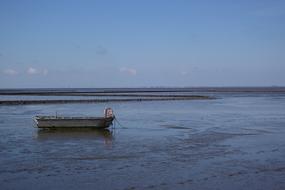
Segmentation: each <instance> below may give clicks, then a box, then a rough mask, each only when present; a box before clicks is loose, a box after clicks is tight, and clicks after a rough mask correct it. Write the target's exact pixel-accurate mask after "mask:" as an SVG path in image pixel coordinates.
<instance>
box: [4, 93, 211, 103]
mask: <svg viewBox="0 0 285 190" xmlns="http://www.w3.org/2000/svg"><path fill="white" fill-rule="evenodd" d="M208 99H214V98H213V97H210V96H198V95H197V96H196V95H191V96H178V97H177V96H162V97H157V98H124V99H78V100H74V99H73V100H66V99H65V100H0V105H29V104H69V103H104V102H141V101H171V100H208Z"/></svg>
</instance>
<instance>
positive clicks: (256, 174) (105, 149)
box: [0, 89, 285, 190]
mask: <svg viewBox="0 0 285 190" xmlns="http://www.w3.org/2000/svg"><path fill="white" fill-rule="evenodd" d="M115 90H117V89H115ZM84 93H93V92H89V91H87V92H84ZM110 93H114V92H110ZM120 93H130V92H126V91H121V92H120ZM139 93H142V92H139ZM143 93H146V94H150V93H151V95H153V94H157V93H159V94H160V95H161V94H162V95H169V93H171V94H172V95H182V96H185V94H186V95H202V96H209V97H215V98H213V99H212V98H211V99H196V100H179V101H175V100H174V101H160V100H157V101H143V102H140V101H130V102H97V103H80V104H77V103H66V104H35V105H1V106H0V136H1V137H0V188H1V189H31V188H33V189H96V190H100V189H102V190H103V189H118V190H125V189H185V190H186V189H187V190H188V189H253V190H254V189H256V190H257V189H258V190H260V189H266V190H267V189H280V190H281V189H285V92H284V89H283V90H282V89H281V90H270V89H269V90H266V91H264V90H248V89H247V90H239V89H234V90H219V89H218V90H211V89H210V90H209V89H207V90H205V89H200V90H197V89H196V90H195V89H194V90H193V91H183V90H180V91H175V92H167V91H163V92H143ZM31 95H34V94H30V96H31ZM9 96H13V97H11V99H13V100H22V99H24V98H25V97H26V96H29V95H24V94H10V95H7V94H6V95H5V97H4V98H9ZM54 96H55V97H54V98H57V97H56V95H55V94H54ZM65 96H68V94H65ZM70 96H72V97H73V95H70ZM72 97H70V98H71V99H72ZM135 97H136V98H137V96H135ZM26 98H27V97H26ZM73 98H74V97H73ZM39 99H40V100H41V97H39ZM31 100H33V99H31ZM105 107H112V108H113V110H114V112H115V115H116V117H117V119H118V121H119V123H118V122H115V123H114V125H113V126H111V127H110V129H107V130H102V131H96V130H83V131H82V130H81V131H78V130H72V131H69V130H65V131H45V130H38V129H37V128H34V123H33V120H32V119H33V117H34V116H35V115H55V113H57V114H58V115H64V116H65V115H66V116H98V115H103V109H104V108H105Z"/></svg>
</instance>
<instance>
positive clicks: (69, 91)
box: [0, 86, 285, 96]
mask: <svg viewBox="0 0 285 190" xmlns="http://www.w3.org/2000/svg"><path fill="white" fill-rule="evenodd" d="M157 92H163V93H166V92H223V93H245V92H246V93H285V87H274V86H272V87H184V88H182V87H180V88H179V87H177V88H175V87H173V88H171V87H169V88H163V87H158V88H47V89H45V88H37V89H0V95H34V96H36V95H39V96H49V95H64V96H67V95H80V96H82V94H112V93H157Z"/></svg>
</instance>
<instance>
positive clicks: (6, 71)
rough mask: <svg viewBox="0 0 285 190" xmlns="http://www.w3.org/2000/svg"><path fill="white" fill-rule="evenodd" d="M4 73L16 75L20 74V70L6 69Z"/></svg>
mask: <svg viewBox="0 0 285 190" xmlns="http://www.w3.org/2000/svg"><path fill="white" fill-rule="evenodd" d="M3 73H4V74H5V75H10V76H14V75H17V74H18V71H16V70H14V69H5V70H4V71H3Z"/></svg>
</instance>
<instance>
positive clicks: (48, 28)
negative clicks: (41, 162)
mask: <svg viewBox="0 0 285 190" xmlns="http://www.w3.org/2000/svg"><path fill="white" fill-rule="evenodd" d="M284 20H285V1H281V0H280V1H278V0H267V1H264V0H256V1H255V0H239V1H234V0H215V1H213V0H208V1H207V0H193V1H191V0H172V1H170V0H163V1H160V0H140V1H139V0H132V1H131V0H130V1H125V0H120V1H109V0H105V1H103V0H102V1H95V0H94V1H93V0H92V1H91V0H90V1H87V0H82V1H79V0H77V1H74V0H66V1H64V0H54V1H53V0H48V1H43V0H42V1H41V0H34V1H30V0H24V1H22V0H21V1H20V0H19V1H14V0H1V1H0V88H30V87H32V88H36V87H150V86H152V87H154V86H181V87H182V86H271V85H279V86H284V85H285V74H284V71H285V22H284Z"/></svg>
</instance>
